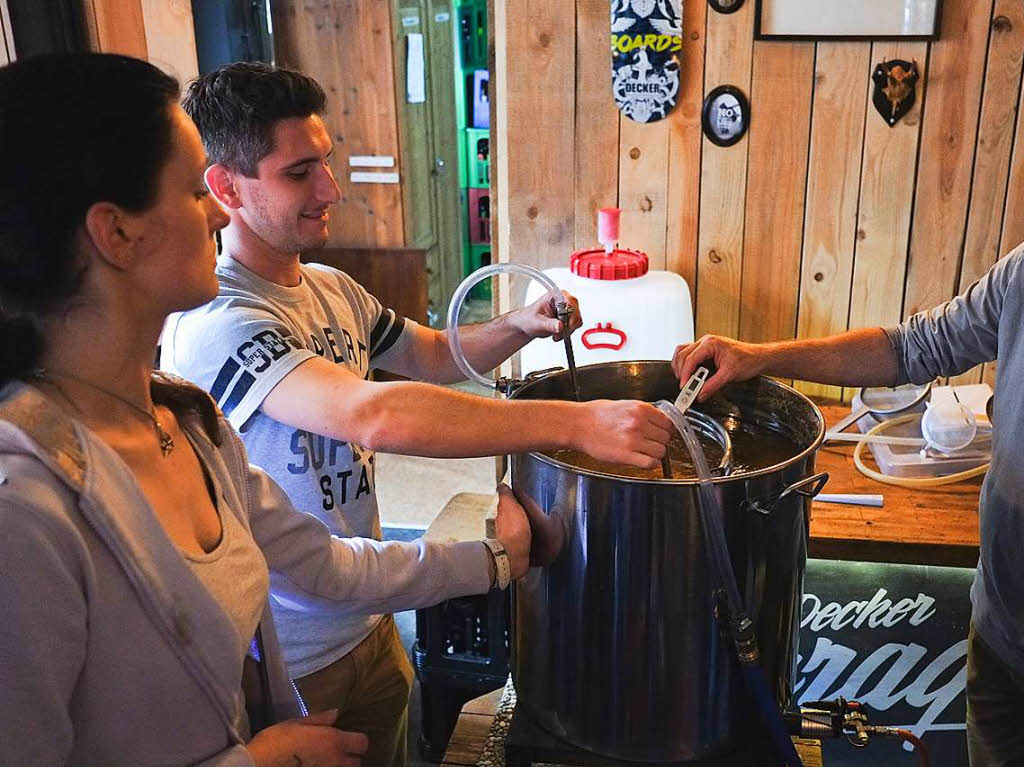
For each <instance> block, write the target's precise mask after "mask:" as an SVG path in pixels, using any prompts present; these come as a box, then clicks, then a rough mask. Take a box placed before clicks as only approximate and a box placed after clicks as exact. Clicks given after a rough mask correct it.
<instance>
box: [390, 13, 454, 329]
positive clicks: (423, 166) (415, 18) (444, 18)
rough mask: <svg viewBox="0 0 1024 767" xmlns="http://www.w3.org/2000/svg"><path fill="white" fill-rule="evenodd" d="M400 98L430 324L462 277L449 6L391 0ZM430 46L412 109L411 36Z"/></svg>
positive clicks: (411, 227) (411, 238)
mask: <svg viewBox="0 0 1024 767" xmlns="http://www.w3.org/2000/svg"><path fill="white" fill-rule="evenodd" d="M392 2H393V9H394V19H393V22H392V29H393V30H394V46H393V48H394V56H395V59H394V70H395V94H396V102H397V106H398V126H399V137H400V145H401V152H400V155H401V174H402V203H403V204H402V207H403V210H404V212H405V235H406V245H407V246H408V247H411V248H422V249H423V250H426V251H427V270H428V291H429V299H430V314H429V316H430V318H431V321H432V322H434V323H435V324H436V323H437V322H443V320H444V315H445V312H446V311H447V307H448V302H449V301H450V300H451V296H452V293H453V292H454V291H455V288H456V287H457V286H458V284H459V280H460V278H461V273H462V269H461V265H462V258H461V248H462V226H463V220H462V216H461V206H460V205H459V178H458V176H459V171H458V133H457V129H456V121H455V94H454V89H453V83H454V82H455V69H454V67H455V61H454V39H453V24H454V23H455V18H456V16H455V12H454V8H453V7H452V5H451V3H450V1H449V0H392ZM414 35H421V36H422V38H421V40H422V46H423V78H424V83H423V84H424V87H423V97H424V100H423V101H421V102H417V103H410V98H409V74H410V61H409V57H410V50H411V49H414V48H415V46H416V39H415V38H414V37H412V36H414Z"/></svg>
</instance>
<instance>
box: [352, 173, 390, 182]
mask: <svg viewBox="0 0 1024 767" xmlns="http://www.w3.org/2000/svg"><path fill="white" fill-rule="evenodd" d="M348 180H349V181H351V182H352V183H353V184H397V183H398V174H397V173H367V172H365V171H352V172H351V173H349V174H348Z"/></svg>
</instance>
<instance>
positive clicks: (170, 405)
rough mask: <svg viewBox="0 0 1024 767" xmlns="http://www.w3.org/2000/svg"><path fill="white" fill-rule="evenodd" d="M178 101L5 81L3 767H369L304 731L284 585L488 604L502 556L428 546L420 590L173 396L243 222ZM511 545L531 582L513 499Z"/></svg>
mask: <svg viewBox="0 0 1024 767" xmlns="http://www.w3.org/2000/svg"><path fill="white" fill-rule="evenodd" d="M177 96H178V86H177V83H176V82H175V81H174V80H173V79H171V78H169V77H167V76H166V75H164V74H163V73H161V72H160V71H159V70H157V69H156V68H154V67H152V66H151V65H149V64H147V63H145V62H142V61H138V60H135V59H130V58H126V57H122V56H113V55H101V54H80V55H66V56H51V57H39V58H34V59H28V60H25V61H22V62H18V63H16V64H12V65H10V66H8V67H4V68H2V69H0V178H2V179H3V183H2V184H0V386H2V387H3V388H2V389H0V531H2V534H0V605H3V608H4V616H3V620H2V621H0V722H3V725H2V727H3V731H4V735H3V737H2V738H0V764H10V765H19V767H29V766H31V765H58V764H74V765H97V766H98V765H110V764H124V765H128V764H130V765H133V766H134V767H145V766H146V765H157V764H159V765H177V764H181V765H184V764H202V765H253V764H255V765H267V766H270V765H285V764H287V765H308V764H318V765H325V766H330V765H349V764H352V765H356V764H359V762H360V758H359V755H360V754H362V753H364V752H365V749H366V742H365V737H364V736H362V735H359V734H356V733H346V732H342V731H340V730H337V729H335V728H334V727H331V726H330V725H331V724H333V722H334V719H335V716H336V713H335V712H325V713H322V714H318V715H315V716H310V717H305V718H301V715H302V713H303V712H302V707H301V703H300V702H299V701H298V699H297V697H296V696H295V693H294V688H293V687H292V685H291V684H290V682H289V680H288V679H287V676H286V673H285V671H284V665H283V662H282V660H281V657H280V652H279V648H278V646H277V641H276V638H275V635H274V630H273V625H272V622H271V621H270V618H269V615H270V612H269V607H268V596H267V595H268V586H269V583H270V581H271V580H273V582H274V586H275V597H276V598H278V599H292V600H297V601H302V602H305V603H309V604H316V603H317V602H318V601H319V602H321V603H328V602H329V603H331V604H332V605H333V604H334V603H337V602H342V603H345V602H347V601H355V600H354V599H353V597H354V595H353V594H352V593H351V588H350V587H349V586H348V584H347V579H346V577H345V574H346V572H352V570H353V568H358V569H360V570H362V571H363V572H367V571H369V572H371V573H372V572H379V573H380V577H379V578H377V579H376V580H377V581H379V582H380V584H381V585H380V586H379V587H378V588H379V593H375V594H369V595H368V594H366V593H360V594H359V599H358V602H359V604H360V605H367V604H370V603H372V604H371V606H372V607H373V608H374V609H375V610H376V611H378V612H381V611H383V612H390V611H391V610H393V609H395V602H396V601H398V600H399V598H400V601H401V605H402V607H403V608H404V609H408V608H410V607H416V606H420V605H422V604H429V603H431V602H433V601H437V599H438V594H442V597H441V598H444V597H446V596H456V595H463V594H470V593H480V592H483V591H486V590H487V588H488V587H489V585H490V582H491V581H493V579H494V577H495V576H494V573H493V572H492V569H491V568H493V567H494V565H495V562H494V560H493V559H491V558H490V557H491V555H490V554H489V549H488V548H487V547H486V546H482V545H480V544H479V543H477V542H473V543H462V544H448V545H437V544H423V543H419V544H415V545H416V546H418V547H419V548H418V552H417V554H418V557H419V559H420V560H421V561H422V563H423V565H422V567H420V568H416V569H414V570H413V571H409V568H408V567H407V566H406V563H407V562H408V559H409V556H410V552H408V551H406V550H404V549H402V548H401V547H408V546H412V545H414V544H398V543H388V544H382V543H379V542H376V541H370V540H365V539H341V538H332V537H331V536H330V534H329V532H328V531H327V528H325V527H324V526H323V525H322V524H321V523H320V522H319V521H317V520H316V519H315V518H314V517H312V516H310V515H306V514H302V513H299V512H297V511H295V510H294V509H293V508H292V507H291V505H290V504H289V503H288V500H287V498H286V497H285V496H284V494H283V493H282V492H281V491H280V490H279V488H277V486H276V485H274V483H273V482H271V481H270V480H268V479H267V477H266V476H265V475H264V474H263V473H262V472H260V471H259V470H258V469H255V468H253V467H251V466H250V465H249V464H248V461H247V459H246V456H245V451H244V449H243V448H242V446H241V442H240V441H239V439H238V437H237V436H236V435H235V434H234V432H233V431H232V430H231V428H230V426H228V424H227V422H226V421H225V420H224V419H223V417H222V416H221V415H220V414H219V412H218V411H217V410H216V408H215V406H214V405H213V403H212V401H211V400H210V398H209V396H208V395H207V394H205V393H204V392H202V391H201V390H199V389H197V388H195V387H193V386H191V385H189V384H187V383H185V382H183V381H179V380H177V379H171V378H167V377H154V374H153V360H154V352H155V348H156V342H157V338H158V337H159V334H160V330H161V327H162V325H163V322H164V320H165V318H166V317H167V315H168V314H169V313H171V312H175V311H180V310H186V309H189V308H192V307H195V306H198V305H200V304H202V303H204V302H206V301H209V300H210V299H211V298H213V297H214V296H215V295H216V293H217V279H216V277H215V276H214V260H215V246H214V238H213V235H214V232H216V231H217V230H218V229H219V228H221V227H222V226H224V224H225V223H226V221H227V218H226V216H225V215H224V214H223V213H222V212H221V210H220V209H219V208H218V206H217V204H216V203H215V202H214V201H212V200H211V198H210V197H209V196H208V194H207V190H206V187H205V185H204V183H203V172H204V170H205V166H206V159H205V156H204V153H203V149H202V144H201V142H200V140H199V135H198V133H197V132H196V129H195V126H194V125H193V124H192V123H191V121H190V120H189V118H188V117H187V115H185V113H184V112H183V111H182V110H181V108H180V107H179V106H178V105H177V103H176V100H177ZM498 529H499V535H500V537H501V538H502V543H503V545H504V547H505V549H506V550H507V551H508V552H509V557H510V560H511V569H512V574H513V575H514V576H516V577H518V576H521V575H522V574H524V573H525V571H526V567H527V562H528V557H529V525H528V522H527V520H526V517H525V516H524V513H523V510H522V508H521V507H520V506H518V504H516V503H515V501H514V499H513V498H512V497H511V495H510V494H509V493H508V492H507V491H503V493H502V502H501V504H500V505H499V517H498ZM396 557H397V559H398V561H401V562H402V563H403V568H404V570H403V575H402V578H403V582H402V583H396V582H395V577H394V576H392V575H391V574H390V573H389V567H390V566H391V565H392V563H393V562H394V561H395V560H396ZM460 573H461V574H462V575H459V574H460ZM488 579H491V581H489V580H488ZM348 580H352V579H348ZM359 580H360V581H361V582H363V583H366V582H368V581H369V582H373V581H374V579H373V578H366V577H363V576H362V575H361V576H360V579H359ZM250 648H252V649H250ZM256 659H258V660H259V661H260V662H257V660H256ZM253 733H255V735H253Z"/></svg>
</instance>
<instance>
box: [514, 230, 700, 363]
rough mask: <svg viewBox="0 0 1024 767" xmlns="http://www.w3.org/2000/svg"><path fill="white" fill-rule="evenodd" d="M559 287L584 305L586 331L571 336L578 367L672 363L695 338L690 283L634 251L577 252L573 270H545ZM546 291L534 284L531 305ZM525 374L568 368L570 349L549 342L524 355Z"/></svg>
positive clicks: (530, 347)
mask: <svg viewBox="0 0 1024 767" xmlns="http://www.w3.org/2000/svg"><path fill="white" fill-rule="evenodd" d="M544 273H545V274H546V275H548V276H549V277H550V278H551V279H552V280H553V281H554V282H555V284H556V285H558V287H559V288H561V289H562V290H566V291H568V292H569V293H571V294H572V295H574V296H576V298H577V299H579V302H580V314H581V315H582V316H583V327H582V328H580V329H579V330H577V331H576V332H575V333H573V335H572V348H573V354H574V356H575V357H576V364H577V365H592V364H594V363H598V362H616V361H619V360H669V359H672V353H673V352H674V351H675V348H676V346H677V345H679V344H681V343H687V342H689V341H692V340H693V308H692V304H691V302H690V288H689V286H688V285H687V284H686V280H684V279H683V278H682V277H680V276H679V275H678V274H675V273H674V272H664V271H650V270H649V268H648V260H647V256H646V255H645V254H643V253H638V252H636V251H630V250H615V251H613V252H612V253H611V254H608V253H606V252H605V251H604V250H600V249H598V250H586V251H579V252H577V253H574V254H573V256H572V260H571V261H570V267H569V268H565V267H557V268H554V269H545V270H544ZM543 293H544V288H543V287H542V286H541V285H540V284H538V283H536V282H532V283H530V286H529V287H528V288H527V291H526V303H527V304H530V303H532V302H534V301H536V300H537V299H538V298H540V297H541V296H542V295H543ZM521 355H522V356H521V361H522V370H523V373H529V372H531V371H534V370H543V369H545V368H552V367H565V349H564V348H563V346H562V344H561V343H560V342H559V343H553V342H552V341H551V339H549V338H540V339H537V340H534V341H531V342H530V343H529V344H527V345H526V346H525V347H524V348H523V350H522V352H521Z"/></svg>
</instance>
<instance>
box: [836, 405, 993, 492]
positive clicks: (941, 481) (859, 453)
mask: <svg viewBox="0 0 1024 767" xmlns="http://www.w3.org/2000/svg"><path fill="white" fill-rule="evenodd" d="M919 417H920V416H918V415H917V414H912V415H901V416H900V417H899V418H892V419H890V420H888V421H881V422H879V423H877V424H875V425H874V426H872V427H871V428H870V429H869V430H868V431H867V433H865V434H864V438H865V440H867V439H868V438H870V437H873V436H876V435H877V434H880V433H881V432H882V431H884V430H885V429H887V428H889V427H892V426H898V425H900V424H903V423H909V422H910V421H913V420H916V419H917V418H919ZM865 444H866V442H860V443H858V444H857V447H855V448H854V450H853V463H854V465H856V467H857V469H858V470H859V471H860V473H861V474H863V475H864V476H865V477H869V478H871V479H874V480H877V481H878V482H884V483H885V484H887V485H898V486H899V487H940V486H941V485H951V484H953V483H954V482H963V481H964V480H965V479H973V478H974V477H980V476H981V475H982V474H984V473H985V472H987V471H988V467H989V464H987V463H986V464H982V465H981V466H976V467H975V468H973V469H967V470H966V471H958V472H956V473H955V474H947V475H946V476H944V477H892V476H890V475H888V474H883V473H882V472H880V471H875V470H874V469H872V468H871V467H869V466H867V465H865V463H864V458H863V455H864V445H865Z"/></svg>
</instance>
